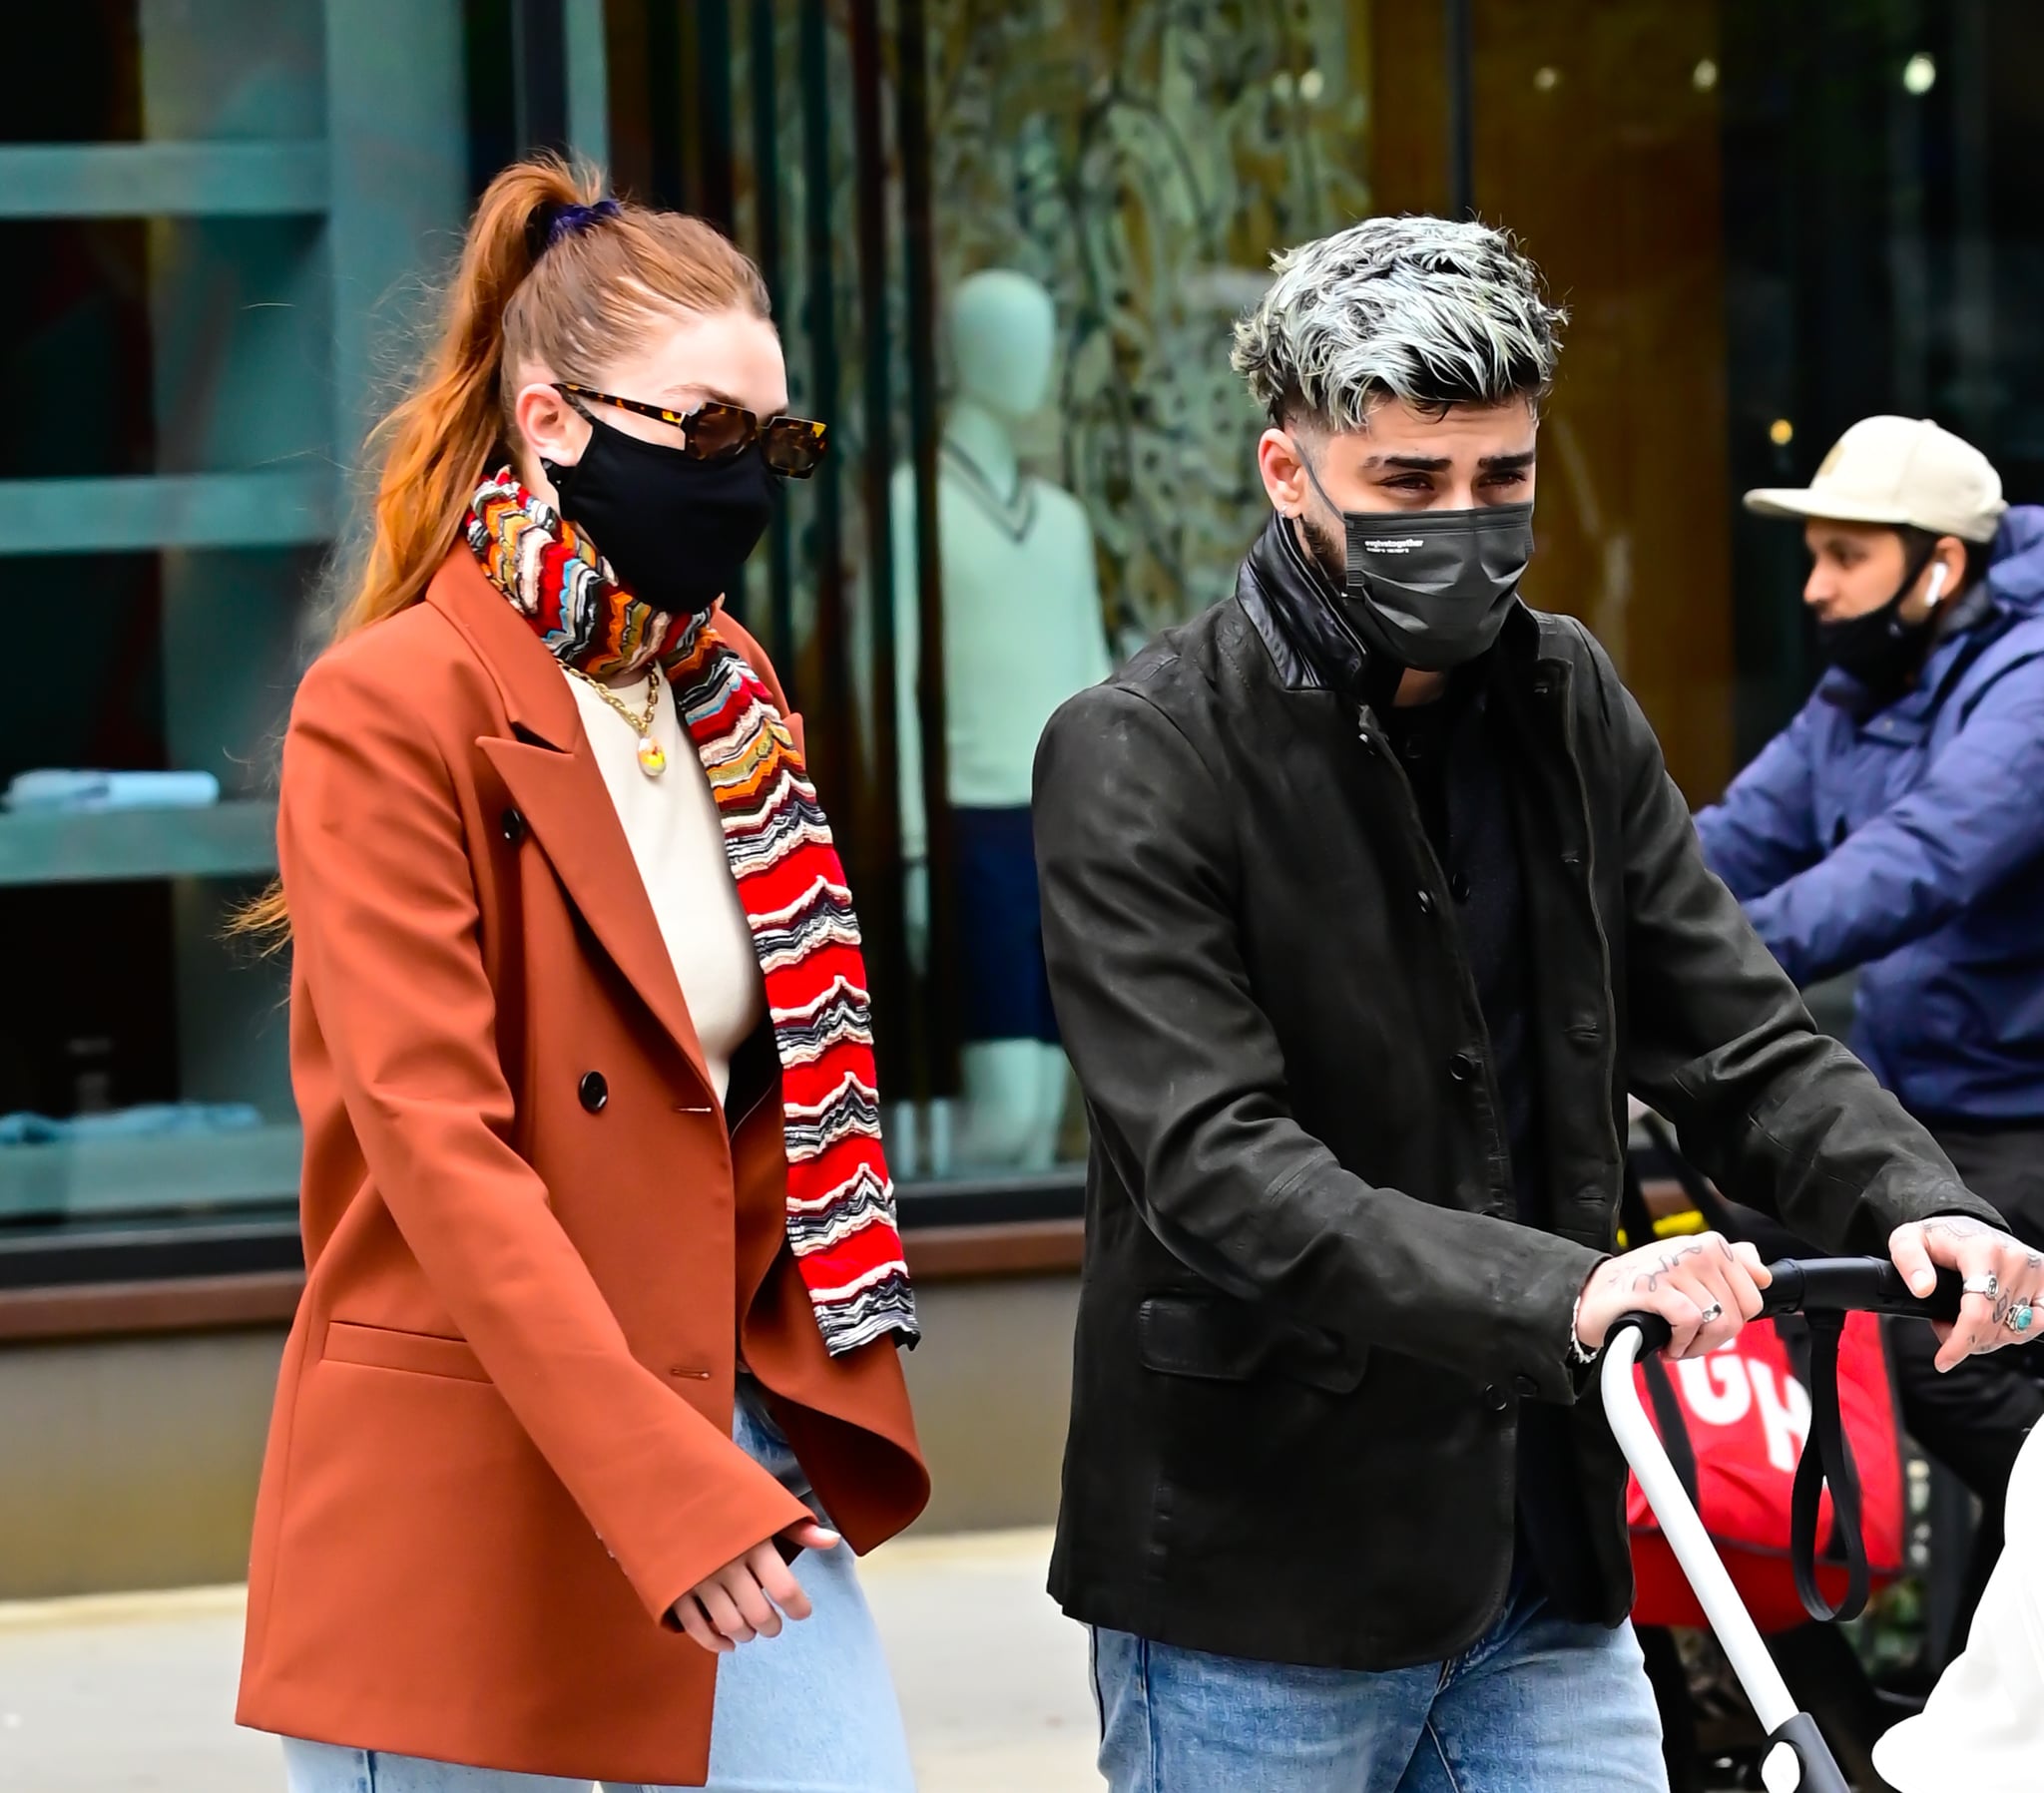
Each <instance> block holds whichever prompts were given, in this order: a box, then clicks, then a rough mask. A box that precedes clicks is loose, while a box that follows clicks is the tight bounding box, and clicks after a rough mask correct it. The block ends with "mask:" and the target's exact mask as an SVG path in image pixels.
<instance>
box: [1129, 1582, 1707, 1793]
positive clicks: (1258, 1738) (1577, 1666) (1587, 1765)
mask: <svg viewBox="0 0 2044 1793" xmlns="http://www.w3.org/2000/svg"><path fill="white" fill-rule="evenodd" d="M1093 1683H1094V1695H1095V1698H1096V1699H1097V1701H1098V1702H1099V1707H1100V1721H1101V1744H1100V1771H1101V1773H1102V1774H1103V1775H1105V1776H1106V1778H1107V1782H1108V1785H1109V1786H1110V1787H1111V1788H1112V1789H1113V1793H1667V1788H1668V1776H1667V1771H1666V1769H1665V1768H1664V1766H1663V1764H1662V1759H1661V1720H1660V1717H1659V1715H1658V1714H1657V1712H1656V1710H1655V1706H1654V1694H1653V1690H1652V1689H1651V1687H1649V1685H1648V1683H1647V1676H1646V1671H1645V1669H1644V1667H1643V1665H1642V1662H1641V1659H1640V1646H1639V1643H1638V1641H1637V1639H1635V1637H1634V1636H1633V1632H1632V1627H1631V1626H1630V1625H1621V1626H1620V1627H1619V1628H1618V1629H1617V1630H1606V1629H1605V1628H1604V1627H1603V1626H1602V1625H1586V1624H1575V1623H1572V1622H1570V1621H1568V1620H1565V1619H1562V1618H1559V1617H1557V1616H1555V1614H1554V1613H1553V1612H1552V1611H1550V1610H1549V1608H1548V1605H1547V1602H1546V1601H1545V1599H1543V1598H1542V1597H1541V1596H1540V1595H1539V1594H1538V1593H1536V1592H1532V1591H1529V1590H1526V1589H1523V1588H1519V1589H1515V1591H1514V1594H1513V1596H1512V1598H1511V1599H1510V1600H1509V1601H1508V1602H1507V1604H1506V1607H1505V1611H1504V1615H1503V1616H1502V1617H1501V1618H1500V1619H1499V1620H1498V1622H1497V1624H1496V1625H1495V1626H1494V1627H1493V1628H1492V1630H1491V1631H1490V1633H1489V1635H1488V1636H1486V1637H1484V1638H1483V1639H1481V1640H1480V1641H1479V1642H1478V1643H1476V1644H1475V1645H1474V1646H1473V1647H1472V1648H1470V1649H1469V1650H1467V1651H1466V1652H1464V1653H1463V1654H1462V1655H1460V1656H1457V1657H1456V1658H1455V1659H1454V1660H1453V1661H1451V1662H1430V1663H1427V1664H1425V1665H1423V1666H1421V1667H1418V1668H1401V1669H1392V1670H1388V1671H1386V1672H1383V1673H1359V1672H1353V1671H1350V1670H1346V1669H1338V1668H1296V1667H1288V1666H1285V1665H1284V1664H1282V1663H1276V1662H1252V1661H1246V1660H1244V1659H1242V1658H1240V1657H1235V1656H1215V1655H1207V1654H1204V1653H1202V1652H1200V1651H1198V1650H1187V1649H1175V1648H1172V1647H1170V1646H1168V1645H1165V1644H1160V1643H1151V1642H1148V1641H1146V1640H1145V1639H1143V1638H1140V1637H1131V1636H1129V1635H1128V1634H1127V1633H1126V1632H1121V1631H1104V1630H1096V1631H1095V1632H1094V1635H1093Z"/></svg>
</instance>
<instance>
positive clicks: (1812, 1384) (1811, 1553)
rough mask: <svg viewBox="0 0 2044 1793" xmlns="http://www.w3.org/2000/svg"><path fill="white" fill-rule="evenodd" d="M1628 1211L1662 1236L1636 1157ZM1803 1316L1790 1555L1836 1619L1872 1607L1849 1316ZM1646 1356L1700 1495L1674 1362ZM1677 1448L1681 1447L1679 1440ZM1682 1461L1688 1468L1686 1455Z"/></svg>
mask: <svg viewBox="0 0 2044 1793" xmlns="http://www.w3.org/2000/svg"><path fill="white" fill-rule="evenodd" d="M1645 1126H1646V1131H1647V1136H1648V1137H1649V1138H1651V1139H1652V1140H1653V1141H1654V1144H1655V1147H1656V1148H1657V1149H1658V1150H1659V1152H1660V1153H1661V1155H1662V1157H1663V1158H1664V1159H1665V1160H1666V1161H1667V1163H1668V1166H1669V1168H1670V1169H1671V1170H1672V1171H1673V1172H1674V1174H1675V1178H1676V1180H1677V1181H1678V1182H1679V1183H1680V1184H1681V1185H1682V1190H1683V1193H1684V1194H1685V1195H1686V1196H1687V1197H1688V1198H1689V1200H1690V1202H1691V1204H1692V1205H1693V1206H1695V1208H1696V1209H1697V1211H1698V1212H1699V1213H1701V1214H1702V1215H1703V1216H1704V1219H1705V1221H1706V1223H1707V1224H1708V1225H1710V1226H1712V1227H1713V1228H1715V1229H1716V1230H1717V1231H1719V1232H1722V1233H1724V1234H1726V1236H1727V1237H1736V1236H1737V1229H1736V1227H1735V1225H1734V1224H1733V1223H1732V1215H1731V1210H1730V1208H1729V1207H1728V1206H1727V1204H1726V1202H1725V1201H1724V1200H1723V1198H1722V1197H1721V1196H1720V1195H1719V1194H1718V1191H1717V1190H1716V1189H1714V1188H1712V1187H1711V1185H1710V1183H1709V1182H1708V1181H1707V1180H1706V1179H1705V1178H1704V1176H1703V1175H1702V1173H1701V1172H1700V1171H1698V1169H1697V1167H1696V1166H1695V1165H1694V1164H1692V1163H1690V1162H1689V1160H1688V1159H1687V1158H1685V1157H1684V1156H1683V1155H1682V1153H1681V1152H1680V1151H1679V1150H1678V1149H1677V1147H1676V1144H1675V1140H1674V1139H1673V1138H1672V1137H1671V1136H1670V1134H1669V1132H1668V1129H1667V1127H1666V1125H1665V1124H1664V1123H1663V1122H1662V1121H1661V1120H1660V1119H1659V1118H1658V1117H1656V1116H1649V1117H1647V1119H1646V1121H1645ZM1635 1211H1637V1213H1638V1215H1639V1216H1640V1220H1639V1224H1638V1225H1636V1223H1635V1221H1634V1219H1633V1217H1632V1216H1633V1213H1634V1212H1635ZM1620 1215H1621V1218H1622V1220H1623V1223H1624V1226H1625V1230H1626V1239H1627V1242H1628V1243H1632V1242H1633V1241H1634V1240H1635V1239H1639V1240H1647V1239H1651V1238H1653V1237H1654V1232H1653V1228H1652V1225H1651V1223H1650V1222H1648V1221H1647V1218H1646V1216H1647V1204H1646V1197H1645V1195H1644V1193H1643V1192H1642V1191H1641V1189H1640V1184H1639V1174H1638V1172H1637V1171H1636V1170H1635V1169H1634V1168H1633V1166H1632V1163H1631V1161H1630V1160H1628V1162H1627V1165H1626V1189H1625V1195H1624V1197H1623V1200H1622V1203H1621V1207H1620ZM1802 1319H1803V1322H1804V1324H1805V1326H1806V1327H1807V1329H1808V1338H1809V1374H1808V1377H1807V1387H1808V1390H1809V1405H1810V1421H1809V1437H1808V1438H1807V1439H1806V1440H1805V1441H1804V1443H1803V1447H1802V1455H1801V1457H1800V1458H1799V1459H1798V1460H1797V1462H1796V1465H1795V1484H1794V1489H1793V1491H1792V1493H1791V1494H1790V1497H1789V1567H1790V1569H1792V1571H1793V1573H1794V1576H1795V1592H1796V1595H1797V1597H1799V1598H1800V1599H1801V1601H1802V1608H1803V1610H1804V1611H1805V1612H1807V1613H1808V1614H1809V1615H1810V1617H1811V1618H1813V1619H1816V1620H1817V1621H1818V1622H1819V1623H1828V1622H1829V1621H1831V1620H1833V1619H1851V1618H1857V1617H1858V1616H1859V1614H1860V1613H1861V1612H1863V1611H1864V1610H1865V1609H1866V1600H1867V1595H1868V1593H1869V1591H1870V1588H1871V1579H1870V1576H1869V1574H1868V1571H1867V1567H1866V1539H1865V1536H1864V1534H1863V1533H1862V1532H1861V1530H1860V1511H1861V1507H1860V1490H1859V1472H1858V1469H1857V1467H1856V1466H1855V1465H1854V1463H1853V1461H1852V1447H1851V1444H1850V1442H1849V1441H1848V1440H1847V1439H1846V1437H1845V1424H1844V1418H1843V1415H1842V1414H1841V1412H1840V1410H1839V1406H1838V1347H1839V1345H1840V1343H1841V1342H1842V1340H1843V1338H1844V1332H1845V1316H1844V1314H1842V1313H1839V1312H1811V1313H1806V1314H1804V1315H1803V1316H1802ZM1642 1361H1643V1362H1644V1363H1646V1364H1647V1365H1648V1393H1649V1395H1650V1396H1652V1397H1653V1400H1654V1415H1655V1419H1656V1420H1657V1421H1658V1422H1659V1425H1660V1429H1661V1436H1662V1440H1663V1443H1664V1444H1667V1443H1668V1442H1669V1441H1670V1439H1671V1438H1672V1437H1673V1436H1675V1435H1676V1434H1678V1433H1679V1434H1680V1436H1681V1439H1682V1450H1683V1455H1684V1458H1686V1460H1687V1463H1688V1466H1689V1467H1688V1471H1687V1473H1686V1474H1684V1476H1683V1479H1682V1485H1683V1487H1684V1489H1685V1490H1686V1491H1687V1492H1688V1494H1689V1497H1690V1500H1691V1501H1692V1502H1694V1501H1695V1500H1696V1454H1695V1450H1694V1448H1693V1447H1692V1446H1691V1444H1690V1442H1689V1434H1688V1430H1687V1428H1686V1427H1684V1426H1683V1425H1682V1424H1681V1415H1680V1409H1678V1410H1677V1421H1676V1424H1675V1425H1674V1426H1671V1425H1670V1423H1669V1419H1668V1415H1667V1412H1666V1411H1665V1410H1664V1408H1663V1406H1662V1401H1661V1397H1660V1396H1659V1394H1658V1393H1656V1391H1655V1388H1654V1376H1655V1372H1656V1371H1658V1372H1659V1373H1660V1379H1661V1381H1662V1382H1663V1383H1664V1384H1667V1383H1668V1371H1667V1366H1666V1365H1665V1364H1664V1363H1663V1362H1662V1360H1661V1358H1660V1357H1659V1356H1658V1354H1657V1355H1656V1356H1654V1357H1651V1358H1646V1359H1643V1360H1642ZM1667 1398H1668V1401H1669V1402H1670V1403H1671V1404H1673V1403H1674V1400H1675V1391H1674V1388H1673V1386H1672V1385H1670V1386H1669V1387H1668V1396H1667ZM1669 1455H1670V1456H1671V1457H1673V1456H1674V1455H1675V1452H1674V1450H1673V1448H1672V1447H1671V1449H1670V1452H1669ZM1677 1468H1678V1469H1681V1468H1682V1464H1681V1463H1680V1462H1678V1464H1677ZM1826 1486H1828V1487H1829V1489H1830V1491H1831V1537H1832V1541H1833V1551H1832V1553H1831V1556H1832V1560H1833V1561H1839V1562H1842V1563H1843V1564H1844V1568H1845V1597H1844V1598H1843V1599H1842V1600H1840V1601H1839V1602H1838V1603H1837V1604H1836V1605H1835V1606H1833V1605H1832V1604H1831V1603H1830V1602H1829V1601H1828V1600H1826V1599H1825V1598H1824V1595H1823V1590H1822V1589H1821V1588H1820V1587H1819V1586H1818V1585H1817V1579H1816V1569H1817V1530H1818V1527H1819V1524H1820V1523H1821V1520H1822V1512H1821V1505H1822V1501H1823V1492H1824V1489H1825V1487H1826Z"/></svg>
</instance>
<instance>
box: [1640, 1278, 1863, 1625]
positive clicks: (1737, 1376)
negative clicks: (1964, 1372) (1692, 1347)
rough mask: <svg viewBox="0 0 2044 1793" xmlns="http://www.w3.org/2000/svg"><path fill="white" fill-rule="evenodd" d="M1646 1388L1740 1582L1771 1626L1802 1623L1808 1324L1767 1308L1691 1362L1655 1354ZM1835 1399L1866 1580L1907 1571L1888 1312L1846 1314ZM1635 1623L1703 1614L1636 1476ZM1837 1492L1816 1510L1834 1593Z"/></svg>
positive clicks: (1840, 1572) (1841, 1576)
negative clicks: (1793, 1517) (1883, 1316)
mask: <svg viewBox="0 0 2044 1793" xmlns="http://www.w3.org/2000/svg"><path fill="white" fill-rule="evenodd" d="M1633 1374H1634V1379H1635V1382H1636V1384H1637V1386H1638V1388H1639V1391H1640V1399H1641V1402H1642V1403H1643V1405H1644V1406H1645V1407H1646V1409H1647V1412H1648V1413H1649V1414H1650V1415H1651V1416H1652V1417H1653V1421H1654V1429H1655V1431H1656V1432H1658V1433H1659V1434H1660V1436H1661V1442H1662V1444H1663V1446H1664V1447H1665V1448H1666V1449H1667V1451H1668V1454H1669V1456H1670V1457H1671V1458H1672V1459H1673V1460H1674V1462H1675V1466H1676V1469H1677V1471H1678V1473H1679V1474H1680V1475H1681V1476H1682V1479H1683V1485H1684V1487H1685V1488H1686V1489H1687V1490H1688V1491H1689V1496H1690V1499H1691V1500H1692V1501H1694V1502H1695V1503H1696V1508H1697V1512H1698V1513H1699V1514H1700V1515H1702V1517H1703V1522H1704V1529H1705V1530H1706V1531H1708V1532H1709V1533H1710V1535H1711V1540H1712V1542H1713V1543H1714V1544H1716V1545H1717V1547H1718V1551H1719V1554H1720V1555H1721V1556H1722V1557H1723V1558H1724V1559H1725V1567H1726V1569H1728V1570H1730V1571H1731V1575H1732V1580H1733V1584H1734V1585H1735V1586H1736V1587H1737V1588H1738V1589H1739V1594H1740V1597H1741V1598H1742V1599H1743V1600H1745V1602H1746V1604H1747V1608H1748V1610H1749V1611H1751V1612H1752V1613H1753V1616H1754V1622H1755V1623H1756V1624H1758V1625H1759V1626H1760V1628H1761V1629H1762V1630H1763V1631H1783V1630H1788V1629H1789V1628H1790V1627H1791V1626H1794V1625H1799V1624H1803V1623H1806V1622H1807V1620H1808V1614H1807V1613H1806V1612H1805V1611H1804V1610H1803V1605H1802V1601H1801V1600H1800V1598H1799V1597H1798V1596H1797V1594H1796V1588H1795V1577H1794V1573H1793V1571H1792V1569H1791V1568H1790V1565H1789V1497H1790V1491H1791V1490H1792V1488H1793V1486H1794V1482H1795V1464H1796V1460H1797V1458H1798V1457H1800V1455H1801V1453H1802V1445H1803V1441H1804V1439H1806V1438H1807V1437H1808V1436H1809V1427H1810V1399H1809V1352H1808V1331H1807V1328H1806V1327H1805V1326H1804V1325H1803V1323H1802V1322H1801V1321H1800V1320H1798V1319H1793V1318H1787V1317H1785V1318H1783V1319H1780V1320H1762V1321H1757V1322H1756V1323H1755V1324H1753V1325H1751V1326H1749V1327H1747V1328H1746V1329H1745V1330H1744V1331H1743V1332H1742V1333H1741V1334H1740V1335H1739V1337H1738V1339H1737V1340H1736V1341H1735V1342H1734V1343H1733V1344H1732V1345H1731V1346H1730V1347H1729V1348H1727V1349H1726V1350H1723V1351H1715V1352H1712V1353H1711V1354H1710V1355H1708V1356H1705V1357H1693V1358H1690V1359H1688V1360H1687V1361H1685V1362H1683V1363H1669V1362H1668V1361H1667V1360H1666V1359H1665V1358H1663V1357H1661V1356H1660V1355H1659V1354H1658V1353H1657V1354H1655V1355H1654V1356H1652V1357H1648V1358H1643V1359H1642V1360H1641V1361H1640V1363H1639V1364H1638V1365H1637V1366H1636V1367H1635V1369H1634V1372H1633ZM1838 1410H1839V1417H1840V1419H1841V1420H1842V1422H1843V1429H1844V1436H1845V1439H1846V1442H1847V1443H1848V1444H1849V1445H1850V1447H1851V1453H1852V1465H1853V1469H1854V1470H1855V1471H1856V1480H1857V1483H1858V1487H1859V1496H1860V1530H1861V1534H1862V1536H1863V1538H1864V1540H1865V1545H1866V1565H1867V1569H1868V1573H1869V1575H1870V1578H1871V1582H1872V1584H1873V1585H1874V1586H1880V1585H1882V1584H1883V1583H1885V1582H1887V1581H1891V1580H1893V1579H1894V1578H1895V1576H1896V1575H1898V1574H1899V1573H1900V1572H1901V1569H1902V1510H1903V1500H1902V1457H1901V1448H1900V1441H1899V1437H1898V1431H1897V1427H1896V1422H1895V1402H1894V1392H1893V1385H1892V1383H1891V1381H1890V1378H1889V1371H1888V1360H1887V1350H1886V1346H1885V1343H1884V1341H1883V1339H1882V1336H1881V1330H1880V1321H1879V1320H1878V1319H1877V1318H1875V1317H1874V1316H1873V1315H1872V1314H1863V1313H1857V1314H1849V1315H1847V1316H1846V1318H1845V1329H1844V1334H1843V1337H1842V1338H1841V1340H1840V1341H1839V1348H1838ZM1626 1521H1627V1524H1628V1525H1629V1526H1630V1528H1631V1530H1632V1541H1633V1569H1634V1572H1635V1573H1636V1575H1637V1576H1638V1580H1639V1594H1638V1598H1637V1601H1636V1603H1635V1604H1634V1607H1633V1618H1634V1620H1635V1622H1637V1623H1639V1624H1651V1625H1697V1626H1701V1625H1703V1624H1704V1623H1705V1622H1706V1621H1705V1618H1704V1613H1703V1608H1702V1607H1701V1606H1700V1605H1699V1604H1698V1603H1697V1597H1696V1595H1695V1594H1694V1593H1693V1592H1692V1591H1691V1590H1690V1584H1689V1578H1688V1576H1686V1575H1685V1574H1684V1573H1683V1571H1682V1567H1681V1565H1680V1564H1678V1563H1677V1562H1676V1560H1675V1554H1674V1552H1673V1551H1671V1550H1670V1549H1669V1547H1668V1542H1667V1540H1666V1539H1664V1538H1663V1537H1662V1536H1661V1529H1660V1527H1659V1526H1658V1525H1657V1524H1656V1523H1655V1520H1654V1515H1653V1512H1652V1511H1651V1509H1649V1507H1648V1505H1647V1501H1646V1497H1645V1496H1644V1495H1642V1494H1641V1492H1640V1485H1639V1483H1638V1481H1637V1480H1632V1481H1630V1482H1629V1483H1628V1486H1627V1490H1626ZM1834 1529H1835V1521H1834V1518H1833V1515H1832V1508H1831V1497H1830V1493H1829V1491H1828V1490H1826V1492H1825V1494H1824V1497H1823V1502H1822V1505H1821V1507H1820V1509H1819V1519H1818V1531H1817V1540H1818V1546H1819V1550H1818V1560H1817V1571H1816V1578H1817V1585H1818V1587H1819V1588H1820V1589H1822V1591H1823V1594H1824V1597H1825V1598H1826V1599H1828V1600H1829V1601H1831V1602H1832V1603H1833V1604H1835V1603H1836V1602H1837V1601H1838V1599H1839V1597H1840V1596H1841V1595H1842V1593H1843V1592H1844V1589H1845V1579H1846V1571H1845V1569H1844V1566H1843V1563H1842V1562H1841V1561H1834V1560H1835V1559H1838V1558H1839V1555H1840V1551H1839V1540H1838V1539H1837V1538H1836V1537H1835V1536H1834Z"/></svg>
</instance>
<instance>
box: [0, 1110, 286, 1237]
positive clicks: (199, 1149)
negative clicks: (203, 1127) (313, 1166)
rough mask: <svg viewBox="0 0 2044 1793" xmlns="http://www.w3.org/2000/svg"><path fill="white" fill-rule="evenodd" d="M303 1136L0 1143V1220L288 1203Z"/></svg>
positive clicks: (282, 1130)
mask: <svg viewBox="0 0 2044 1793" xmlns="http://www.w3.org/2000/svg"><path fill="white" fill-rule="evenodd" d="M302 1143H303V1142H302V1136H301V1135H300V1133H299V1131H298V1128H297V1127H296V1126H294V1125H271V1126H258V1127H250V1128H247V1129H245V1130H243V1131H239V1132H219V1133H192V1134H168V1135H158V1136H157V1137H154V1138H137V1139H95V1140H90V1141H85V1142H80V1143H69V1144H60V1145H0V1221H24V1220H37V1219H56V1218H60V1217H68V1218H74V1219H75V1218H81V1217H84V1216H87V1215H98V1214H120V1213H149V1214H152V1215H155V1214H158V1213H161V1212H164V1211H167V1210H173V1209H193V1208H215V1209H233V1208H241V1207H247V1206H250V1205H252V1204H256V1203H273V1202H276V1201H278V1200H279V1199H289V1198H290V1197H291V1196H292V1194H293V1193H294V1192H295V1191H296V1189H297V1186H298V1166H299V1157H300V1153H301V1150H302Z"/></svg>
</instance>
